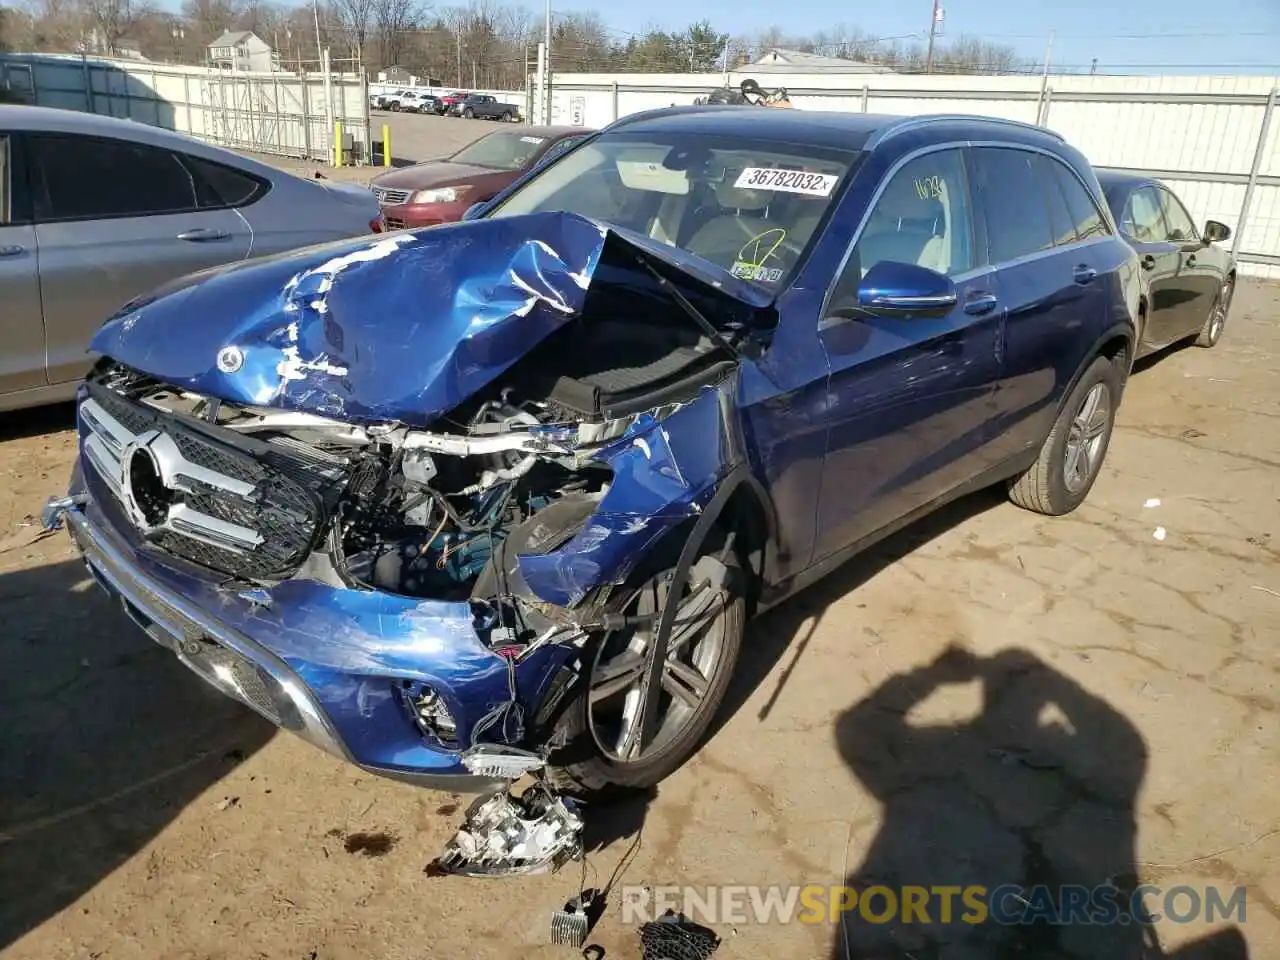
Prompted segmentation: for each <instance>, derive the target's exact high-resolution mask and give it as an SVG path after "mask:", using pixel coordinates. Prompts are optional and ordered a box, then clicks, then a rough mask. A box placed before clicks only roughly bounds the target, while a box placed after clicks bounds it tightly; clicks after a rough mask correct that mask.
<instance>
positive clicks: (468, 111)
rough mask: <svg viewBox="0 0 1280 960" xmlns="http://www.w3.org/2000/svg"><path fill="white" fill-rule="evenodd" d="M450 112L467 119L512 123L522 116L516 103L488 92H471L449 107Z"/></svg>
mask: <svg viewBox="0 0 1280 960" xmlns="http://www.w3.org/2000/svg"><path fill="white" fill-rule="evenodd" d="M449 113H451V114H453V115H454V116H455V117H463V118H465V119H467V120H472V119H476V118H479V119H481V120H502V121H504V122H507V123H510V122H511V121H512V120H517V119H519V117H520V108H519V107H518V106H516V105H515V104H514V103H503V102H501V101H500V100H499V99H498V98H497V97H495V96H492V95H490V94H487V93H469V94H467V95H466V96H465V97H463V98H462V99H460V100H458V101H457V102H456V103H454V104H452V105H451V106H450V107H449Z"/></svg>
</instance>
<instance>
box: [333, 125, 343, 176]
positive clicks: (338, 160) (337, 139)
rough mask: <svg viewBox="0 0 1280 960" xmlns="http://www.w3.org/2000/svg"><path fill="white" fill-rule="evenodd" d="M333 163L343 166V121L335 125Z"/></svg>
mask: <svg viewBox="0 0 1280 960" xmlns="http://www.w3.org/2000/svg"><path fill="white" fill-rule="evenodd" d="M333 165H334V166H335V167H340V166H342V121H338V122H337V123H335V124H334V125H333Z"/></svg>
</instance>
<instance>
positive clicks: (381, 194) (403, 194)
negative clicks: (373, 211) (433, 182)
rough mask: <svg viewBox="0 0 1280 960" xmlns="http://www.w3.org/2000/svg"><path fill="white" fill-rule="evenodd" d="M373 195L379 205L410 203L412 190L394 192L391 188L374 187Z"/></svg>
mask: <svg viewBox="0 0 1280 960" xmlns="http://www.w3.org/2000/svg"><path fill="white" fill-rule="evenodd" d="M372 189H373V195H374V196H375V197H377V198H378V202H379V203H383V204H388V205H394V204H400V203H408V202H409V195H410V194H411V193H412V192H413V191H411V190H392V189H391V188H390V187H373V188H372Z"/></svg>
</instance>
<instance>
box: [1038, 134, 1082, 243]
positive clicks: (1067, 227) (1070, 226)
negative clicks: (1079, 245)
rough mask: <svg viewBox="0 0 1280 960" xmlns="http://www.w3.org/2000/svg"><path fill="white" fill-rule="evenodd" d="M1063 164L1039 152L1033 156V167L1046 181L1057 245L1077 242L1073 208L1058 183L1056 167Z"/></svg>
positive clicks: (1046, 193)
mask: <svg viewBox="0 0 1280 960" xmlns="http://www.w3.org/2000/svg"><path fill="white" fill-rule="evenodd" d="M1060 166H1062V165H1061V164H1060V163H1058V162H1057V161H1056V160H1053V159H1051V158H1049V157H1046V156H1044V155H1043V154H1038V155H1036V156H1034V157H1032V158H1031V168H1032V170H1033V171H1035V174H1036V176H1037V178H1038V179H1039V180H1040V181H1041V182H1042V183H1044V185H1045V189H1044V195H1045V199H1046V200H1047V201H1048V203H1049V222H1050V223H1051V224H1052V225H1053V242H1054V245H1055V246H1059V247H1060V246H1063V245H1064V244H1068V243H1075V242H1076V240H1077V239H1078V238H1077V237H1076V224H1075V218H1074V217H1072V216H1071V210H1070V209H1069V208H1068V207H1067V197H1066V194H1064V193H1063V192H1062V188H1061V186H1060V185H1059V183H1058V180H1059V177H1058V171H1057V169H1056V168H1058V167H1060Z"/></svg>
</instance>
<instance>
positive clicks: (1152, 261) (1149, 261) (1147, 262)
mask: <svg viewBox="0 0 1280 960" xmlns="http://www.w3.org/2000/svg"><path fill="white" fill-rule="evenodd" d="M1155 268H1156V258H1155V257H1154V256H1153V255H1152V254H1149V253H1148V254H1147V255H1146V256H1145V257H1143V258H1142V269H1143V270H1154V269H1155Z"/></svg>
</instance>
